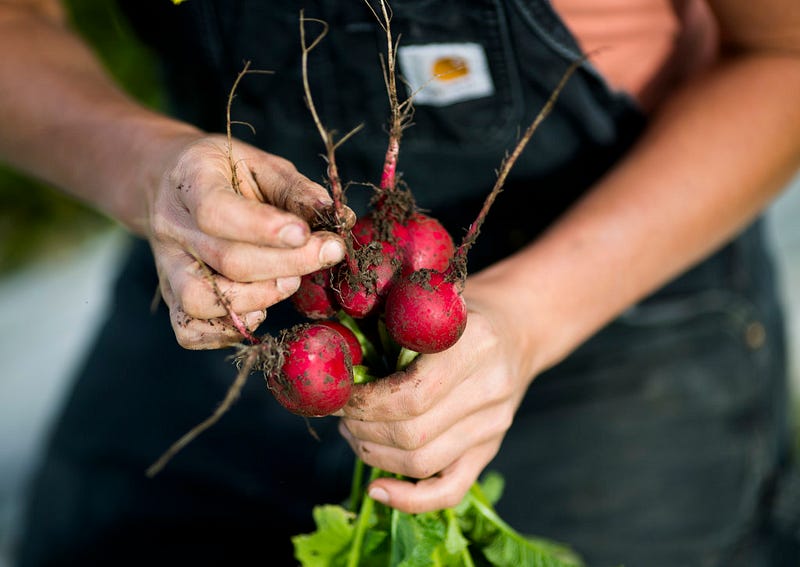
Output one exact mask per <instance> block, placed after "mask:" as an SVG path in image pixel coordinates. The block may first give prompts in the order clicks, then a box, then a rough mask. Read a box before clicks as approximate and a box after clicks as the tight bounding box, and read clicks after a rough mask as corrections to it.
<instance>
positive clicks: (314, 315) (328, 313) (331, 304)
mask: <svg viewBox="0 0 800 567" xmlns="http://www.w3.org/2000/svg"><path fill="white" fill-rule="evenodd" d="M292 303H293V304H294V306H295V308H296V309H297V310H298V311H299V312H300V313H301V314H303V315H305V316H306V317H308V318H309V319H329V318H331V317H333V316H334V315H335V314H336V298H335V297H334V295H333V290H331V270H330V268H328V269H325V270H320V271H318V272H313V273H311V274H306V275H305V276H303V277H302V278H300V287H299V288H297V291H296V292H295V293H294V295H292Z"/></svg>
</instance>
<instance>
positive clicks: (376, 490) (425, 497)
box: [367, 442, 500, 514]
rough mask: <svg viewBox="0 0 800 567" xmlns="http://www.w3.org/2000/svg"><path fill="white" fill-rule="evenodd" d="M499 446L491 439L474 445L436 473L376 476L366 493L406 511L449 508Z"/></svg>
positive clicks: (409, 512) (473, 481) (412, 512)
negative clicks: (403, 477) (418, 477)
mask: <svg viewBox="0 0 800 567" xmlns="http://www.w3.org/2000/svg"><path fill="white" fill-rule="evenodd" d="M499 448H500V445H499V443H495V442H489V443H486V444H484V445H481V446H479V447H475V448H473V449H472V450H471V451H469V452H468V453H466V454H464V455H463V456H462V457H461V458H459V459H458V460H457V461H455V462H454V463H453V464H451V465H450V466H449V467H447V468H446V469H444V470H442V471H441V472H440V473H438V474H436V475H435V476H432V477H429V478H426V479H423V480H419V481H412V480H401V479H397V478H391V477H383V478H379V479H376V480H374V481H373V482H371V483H370V485H369V487H368V488H367V493H368V494H369V496H370V497H371V498H373V499H374V500H377V501H378V502H381V503H382V504H386V505H387V506H391V507H392V508H396V509H397V510H400V511H401V512H406V513H408V514H419V513H423V512H432V511H434V510H443V509H445V508H452V507H453V506H457V505H458V504H459V503H460V502H461V501H462V500H463V499H464V496H465V495H466V494H467V492H468V491H469V489H470V487H471V486H472V485H473V484H474V483H475V481H476V480H477V479H478V477H479V476H480V474H481V471H483V469H484V468H485V467H486V465H488V464H489V462H491V460H492V459H493V458H494V457H495V455H497V451H498V450H499Z"/></svg>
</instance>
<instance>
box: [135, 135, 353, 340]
mask: <svg viewBox="0 0 800 567" xmlns="http://www.w3.org/2000/svg"><path fill="white" fill-rule="evenodd" d="M231 163H234V164H235V169H236V173H237V176H238V180H239V182H238V185H239V188H238V189H239V193H238V194H237V192H236V191H235V189H234V187H233V184H232V174H231ZM148 202H149V212H148V213H149V214H148V217H149V218H148V223H147V236H148V238H149V241H150V245H151V248H152V250H153V254H154V257H155V262H156V267H157V269H158V274H159V285H160V290H161V295H162V297H163V299H164V301H165V302H166V304H167V306H168V307H169V311H170V318H171V321H172V327H173V329H174V331H175V336H176V338H177V340H178V342H179V343H180V344H181V346H183V347H185V348H190V349H209V348H220V347H223V346H227V345H230V344H233V343H236V342H239V341H241V340H242V336H241V334H240V333H239V332H237V330H236V329H235V328H234V326H233V325H232V324H231V319H230V317H228V312H227V310H226V306H225V305H224V303H223V302H222V301H220V299H219V297H218V296H217V293H221V294H222V296H223V297H224V298H225V300H226V302H227V303H228V306H229V308H230V309H231V310H232V311H233V312H234V313H236V314H240V315H241V317H240V319H241V321H242V322H243V323H244V325H245V326H246V327H247V328H248V330H250V331H252V330H253V329H255V327H256V326H258V325H259V324H260V323H261V322H262V321H263V320H264V318H265V316H266V312H265V310H266V308H267V307H269V306H271V305H273V304H275V303H277V302H278V301H281V300H282V299H285V298H286V297H288V296H289V295H291V294H292V293H294V291H295V290H297V288H298V286H299V284H300V276H302V275H304V274H308V273H311V272H314V271H316V270H319V269H321V268H324V267H327V266H331V265H333V264H335V263H337V262H339V261H340V260H341V259H342V257H343V255H344V247H343V243H342V241H341V239H340V238H339V237H338V236H336V235H335V234H333V233H330V232H322V231H312V229H311V228H310V226H313V225H314V223H315V221H317V220H319V218H320V215H321V214H322V213H324V212H325V211H326V210H329V209H330V207H331V204H332V202H331V199H330V197H329V195H328V192H327V191H326V190H325V189H324V188H323V187H322V186H320V185H318V184H316V183H313V182H312V181H310V180H309V179H308V178H306V177H304V176H303V175H301V174H300V173H299V172H298V171H297V169H296V168H295V167H294V165H292V164H291V163H290V162H288V161H287V160H285V159H283V158H280V157H277V156H275V155H271V154H268V153H266V152H263V151H261V150H258V149H256V148H254V147H252V146H249V145H247V144H245V143H243V142H238V141H235V140H234V142H233V156H232V159H229V158H228V146H227V140H226V139H225V138H224V137H222V136H201V137H198V138H196V139H193V140H191V141H190V142H189V143H187V144H183V145H182V147H180V149H179V150H178V151H177V152H176V153H175V156H174V157H173V158H171V159H170V168H168V170H167V171H166V173H165V174H164V175H163V176H161V178H160V180H159V181H158V183H157V186H156V188H155V189H154V191H153V192H152V193H151V194H150V195H149V196H148ZM350 215H352V211H349V209H348V219H346V222H348V223H352V220H353V219H352V218H350ZM215 288H216V290H215Z"/></svg>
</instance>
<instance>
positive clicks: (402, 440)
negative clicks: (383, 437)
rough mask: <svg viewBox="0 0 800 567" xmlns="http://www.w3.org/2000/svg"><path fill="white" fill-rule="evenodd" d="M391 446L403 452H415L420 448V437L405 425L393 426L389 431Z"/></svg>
mask: <svg viewBox="0 0 800 567" xmlns="http://www.w3.org/2000/svg"><path fill="white" fill-rule="evenodd" d="M389 436H390V439H391V443H392V445H394V446H395V447H397V448H398V449H402V450H404V451H415V450H417V449H419V448H420V447H422V442H421V437H422V436H421V435H418V434H417V433H416V432H415V430H414V428H413V427H410V426H409V425H408V424H406V423H399V424H395V425H394V426H393V427H392V428H391V429H390V430H389Z"/></svg>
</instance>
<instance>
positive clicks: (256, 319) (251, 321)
mask: <svg viewBox="0 0 800 567" xmlns="http://www.w3.org/2000/svg"><path fill="white" fill-rule="evenodd" d="M265 317H266V314H265V312H264V311H251V312H250V313H247V314H246V315H245V316H244V324H245V325H247V326H248V327H249V326H251V325H258V324H260V323H261V321H263V320H264V318H265Z"/></svg>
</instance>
